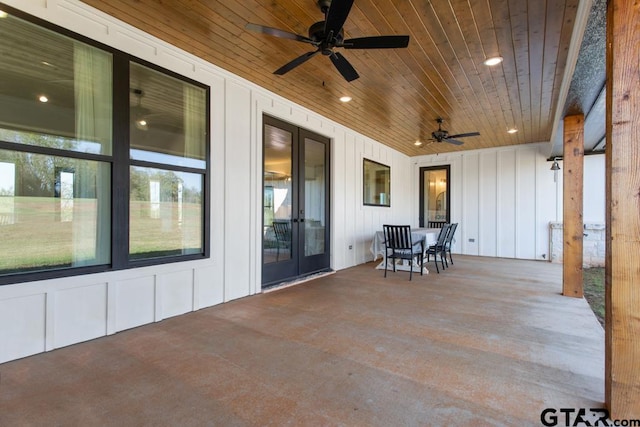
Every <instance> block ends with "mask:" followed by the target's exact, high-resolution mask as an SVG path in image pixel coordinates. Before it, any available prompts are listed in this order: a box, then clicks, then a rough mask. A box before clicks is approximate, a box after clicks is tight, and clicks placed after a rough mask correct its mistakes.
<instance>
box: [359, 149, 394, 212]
mask: <svg viewBox="0 0 640 427" xmlns="http://www.w3.org/2000/svg"><path fill="white" fill-rule="evenodd" d="M362 171H363V174H362V182H363V204H364V205H366V206H387V207H388V206H391V168H390V167H389V166H387V165H383V164H382V163H378V162H374V161H373V160H369V159H363V164H362Z"/></svg>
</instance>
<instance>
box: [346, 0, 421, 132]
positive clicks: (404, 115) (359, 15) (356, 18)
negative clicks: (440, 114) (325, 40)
mask: <svg viewBox="0 0 640 427" xmlns="http://www.w3.org/2000/svg"><path fill="white" fill-rule="evenodd" d="M354 12H355V13H354ZM354 16H355V19H353V17H354ZM362 16H363V15H362V14H361V13H360V10H359V9H357V8H354V9H352V14H351V15H350V21H348V22H351V23H352V24H354V23H355V24H359V21H360V19H361V17H362ZM362 19H363V18H362ZM352 28H353V27H352ZM376 33H379V31H376V32H374V34H376ZM369 34H371V33H369ZM403 51H404V50H403ZM351 52H353V51H350V53H351ZM385 52H386V51H384V52H381V55H385ZM374 56H375V57H376V58H377V57H379V56H380V55H371V56H370V58H372V59H370V60H369V61H371V62H374V63H376V64H378V63H379V62H378V61H377V60H376V59H373V58H374ZM394 56H395V55H394ZM388 62H390V61H386V62H385V63H384V64H386V63H388ZM391 62H396V61H391ZM379 68H383V67H382V66H380V67H379ZM396 69H397V67H396ZM371 71H372V70H371V69H369V70H368V71H367V74H366V75H365V76H364V78H367V77H371ZM402 74H403V73H400V71H399V70H397V71H396V75H402ZM389 77H390V76H389V75H388V73H386V72H385V75H384V76H383V78H384V79H388V78H389ZM405 81H406V83H407V84H408V85H412V86H414V87H415V84H412V83H411V82H409V81H407V80H406V79H405ZM419 92H420V91H417V93H419ZM401 105H402V104H401ZM405 105H408V106H410V105H411V103H405ZM413 115H414V116H415V114H413ZM402 116H403V117H405V118H408V117H411V114H408V113H407V114H403V115H402ZM414 138H415V137H414Z"/></svg>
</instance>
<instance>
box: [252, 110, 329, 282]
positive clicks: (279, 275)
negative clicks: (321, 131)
mask: <svg viewBox="0 0 640 427" xmlns="http://www.w3.org/2000/svg"><path fill="white" fill-rule="evenodd" d="M262 123H263V124H262V129H263V132H262V147H263V150H262V188H263V189H264V161H265V154H264V152H265V150H264V144H265V140H264V138H265V135H266V132H265V126H266V125H270V126H274V127H277V128H280V129H283V130H285V131H287V132H290V133H291V136H292V147H291V151H292V153H291V154H292V165H291V167H292V170H291V175H292V176H291V182H292V188H291V190H292V200H291V258H290V259H288V260H286V261H279V262H275V263H269V264H265V263H264V260H263V262H262V288H263V289H264V288H267V287H269V286H273V285H276V284H278V283H281V282H283V281H286V280H292V279H295V278H298V277H304V276H306V275H309V274H313V273H316V272H320V271H328V270H329V269H330V256H331V252H330V250H331V245H330V236H331V233H330V230H331V215H330V213H331V209H330V200H331V163H330V159H331V140H330V139H329V138H327V137H324V136H322V135H318V134H316V133H314V132H312V131H309V130H307V129H304V128H301V127H298V126H296V125H293V124H291V123H287V122H285V121H282V120H280V119H276V118H274V117H271V116H268V115H263V117H262ZM307 138H308V139H312V140H314V141H317V142H320V143H322V144H324V147H325V158H324V162H325V194H324V198H325V200H324V206H325V212H324V215H325V229H324V242H325V251H324V252H323V253H322V254H318V255H312V256H305V255H304V248H305V233H304V225H305V212H304V210H305V199H304V197H305V188H304V187H305V186H304V178H305V164H304V159H305V144H304V142H305V139H307ZM261 197H262V196H261ZM261 216H262V224H263V226H264V209H263V210H262V215H261ZM263 239H264V236H263ZM262 248H264V241H263V242H262ZM261 253H263V252H262V251H261Z"/></svg>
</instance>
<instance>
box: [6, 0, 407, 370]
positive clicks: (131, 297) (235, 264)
mask: <svg viewBox="0 0 640 427" xmlns="http://www.w3.org/2000/svg"><path fill="white" fill-rule="evenodd" d="M5 3H7V4H8V5H9V6H12V7H15V8H16V9H19V10H23V11H24V12H27V13H30V14H32V15H35V16H37V17H39V18H42V19H44V20H47V21H50V22H52V23H54V24H57V25H59V26H61V27H64V28H67V29H69V30H72V31H75V32H77V33H79V34H81V35H84V36H87V37H89V38H91V39H94V40H96V41H99V42H101V43H104V44H106V45H109V46H113V47H115V48H117V49H119V50H121V51H124V52H126V53H129V54H132V55H134V56H137V57H139V58H142V59H144V60H147V61H149V62H152V63H155V64H158V65H160V66H161V67H164V68H166V69H169V70H171V71H174V72H177V73H179V74H181V75H184V76H186V77H189V78H191V79H193V80H196V81H199V82H202V83H204V84H207V85H209V86H210V87H211V111H212V117H211V129H210V134H211V181H210V185H211V200H212V205H211V218H210V221H211V258H210V259H206V260H198V261H188V262H182V263H172V264H163V265H157V266H152V267H144V268H137V269H130V270H121V271H114V272H108V273H100V274H92V275H84V276H74V277H67V278H60V279H53V280H46V281H39V282H27V283H18V284H12V285H5V286H0V363H2V362H6V361H9V360H13V359H18V358H21V357H25V356H28V355H32V354H36V353H40V352H43V351H49V350H52V349H55V348H59V347H63V346H67V345H70V344H74V343H78V342H82V341H86V340H90V339H94V338H97V337H101V336H105V335H109V334H114V333H116V332H118V331H122V330H125V329H129V328H133V327H136V326H140V325H144V324H148V323H152V322H158V321H161V320H162V319H165V318H169V317H172V316H177V315H180V314H183V313H187V312H189V311H194V310H198V309H201V308H204V307H209V306H212V305H216V304H220V303H222V302H225V301H230V300H233V299H236V298H240V297H244V296H247V295H252V294H255V293H258V292H260V291H261V258H260V257H261V244H262V242H261V233H260V230H262V224H261V220H262V216H261V215H262V172H261V167H262V114H263V113H266V114H269V115H272V116H275V117H278V118H280V119H282V120H285V121H288V122H290V123H293V124H295V125H297V126H300V127H303V128H306V129H309V130H312V131H314V132H317V133H319V134H321V135H325V136H327V137H329V138H330V139H331V140H332V144H331V157H332V163H331V175H330V177H331V236H332V239H331V242H330V245H331V267H332V268H333V269H343V268H347V267H351V266H354V265H357V264H360V263H362V262H365V261H367V260H370V259H372V258H373V257H372V255H371V253H370V252H369V244H370V242H371V238H372V236H373V234H374V232H375V231H376V230H378V229H380V228H381V224H382V223H384V222H393V223H408V222H409V220H410V219H411V218H412V216H411V211H410V206H411V198H412V196H413V194H412V192H411V190H410V189H409V188H408V186H407V183H408V182H409V181H410V180H411V179H412V178H413V177H412V175H411V172H410V171H411V162H410V159H409V158H408V157H407V156H405V155H403V154H401V153H399V152H397V151H395V150H392V149H390V148H388V147H386V146H384V145H382V144H380V143H378V142H376V141H373V140H371V139H370V138H367V137H365V136H363V135H361V134H358V133H356V132H354V131H352V130H350V129H347V128H345V127H343V126H341V125H338V124H337V123H335V122H332V121H330V120H328V119H326V118H324V117H322V116H320V115H318V114H316V113H314V112H312V111H310V110H307V109H305V108H303V107H301V106H299V105H296V104H294V103H291V102H289V101H287V100H285V99H283V98H281V97H279V96H278V95H275V94H273V93H271V92H269V91H267V90H265V89H263V88H260V87H258V86H256V85H254V84H252V83H250V82H248V81H246V80H243V79H241V78H239V77H237V76H235V75H233V74H230V73H228V72H226V71H224V70H222V69H219V68H217V67H216V66H214V65H212V64H209V63H207V62H205V61H203V60H201V59H199V58H197V57H195V56H192V55H190V54H188V53H186V52H183V51H181V50H179V49H177V48H175V47H173V46H170V45H168V44H167V43H164V42H162V41H160V40H158V39H156V38H154V37H151V36H149V35H147V34H144V33H142V32H141V31H139V30H137V29H135V28H133V27H131V26H129V25H126V24H124V23H122V22H120V21H118V20H116V19H114V18H112V17H110V16H108V15H106V14H103V13H101V12H99V11H96V10H95V9H93V8H91V7H89V6H87V5H85V4H83V3H80V2H79V1H76V0H47V1H46V2H45V1H42V0H8V1H5ZM283 84H286V82H285V83H283ZM336 102H337V101H336ZM345 108H347V107H346V106H345ZM363 157H366V158H369V159H371V160H374V161H377V162H380V163H384V164H386V165H389V166H391V208H383V207H380V208H377V207H367V206H363V205H362V159H363ZM349 247H351V249H349Z"/></svg>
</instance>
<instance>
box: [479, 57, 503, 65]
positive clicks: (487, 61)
mask: <svg viewBox="0 0 640 427" xmlns="http://www.w3.org/2000/svg"><path fill="white" fill-rule="evenodd" d="M502 59H503V58H502V56H494V57H491V58H487V59H485V60H484V65H488V66H490V67H491V66H493V65H498V64H499V63H501V62H502Z"/></svg>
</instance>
